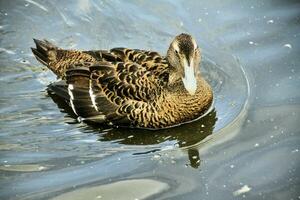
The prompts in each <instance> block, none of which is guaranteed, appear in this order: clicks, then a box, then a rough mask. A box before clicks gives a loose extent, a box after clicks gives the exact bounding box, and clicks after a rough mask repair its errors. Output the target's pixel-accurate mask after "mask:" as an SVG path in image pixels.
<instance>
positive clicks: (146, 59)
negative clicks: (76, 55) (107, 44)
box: [83, 47, 168, 74]
mask: <svg viewBox="0 0 300 200" xmlns="http://www.w3.org/2000/svg"><path fill="white" fill-rule="evenodd" d="M83 53H85V54H88V55H90V56H92V57H94V58H95V59H96V60H98V61H107V62H125V63H126V62H133V63H137V64H138V65H140V66H141V67H143V68H145V69H146V70H147V71H153V72H154V73H157V74H159V73H165V72H166V71H167V69H168V62H167V60H166V59H165V57H163V56H161V55H160V54H159V53H158V52H155V51H145V50H140V49H129V48H123V47H119V48H113V49H111V50H108V51H106V50H91V51H83Z"/></svg>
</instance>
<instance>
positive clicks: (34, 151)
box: [0, 0, 300, 200]
mask: <svg viewBox="0 0 300 200" xmlns="http://www.w3.org/2000/svg"><path fill="white" fill-rule="evenodd" d="M299 25H300V4H299V3H298V2H297V1H289V2H285V1H279V0H277V1H275V0H272V1H271V0H270V1H263V2H262V1H243V2H241V1H236V0H233V1H219V0H212V1H139V0H136V1H131V2H127V1H92V0H78V1H72V2H71V1H70V2H64V3H62V2H61V1H48V2H47V1H37V0H25V1H1V2H0V34H1V37H0V72H1V77H0V82H1V84H0V91H1V95H0V118H1V121H0V130H1V132H0V154H1V156H0V197H1V199H83V198H85V199H145V198H149V199H214V200H215V199H298V198H299V196H300V193H299V191H300V181H299V164H300V159H299V148H300V147H299V144H300V137H299V134H300V132H299V126H297V123H299V121H300V114H299V113H300V112H299V111H300V107H299V103H300V93H299V88H300V68H299V64H300V57H299V52H300V51H299V48H300V47H299V44H300V42H299V34H300V26H299ZM181 32H188V33H190V34H192V35H193V36H194V37H195V38H196V39H197V41H198V43H199V46H200V47H201V49H202V53H203V60H202V62H201V66H200V67H201V71H202V73H203V76H204V77H205V78H206V79H207V81H208V82H209V83H210V84H211V85H212V87H213V90H214V109H213V110H212V111H211V112H210V113H209V114H208V115H206V116H205V117H203V118H202V119H200V120H199V121H196V122H193V123H191V124H186V125H183V126H180V127H177V128H172V129H166V130H162V131H155V132H153V131H142V130H136V129H106V128H103V127H93V126H88V125H86V124H84V123H78V122H77V120H76V119H74V118H73V116H72V113H70V112H68V109H66V107H65V105H63V104H62V102H61V101H59V100H58V99H57V98H56V97H55V96H51V95H48V94H47V92H46V90H45V89H46V87H47V85H48V84H50V83H51V82H54V81H55V79H56V77H55V76H54V75H53V74H52V73H51V72H50V71H48V70H45V67H42V66H41V64H39V63H38V62H37V61H36V60H35V59H34V57H33V55H32V53H31V52H30V48H29V47H31V46H33V45H34V44H33V41H32V38H40V39H43V38H47V39H49V40H50V41H52V42H54V43H56V44H58V45H59V46H61V47H63V48H77V49H107V48H113V47H116V46H125V47H131V48H143V49H151V50H156V51H158V52H160V53H162V54H164V53H165V52H166V50H167V48H168V45H169V43H170V41H171V39H172V38H173V37H174V36H175V35H177V34H179V33H181Z"/></svg>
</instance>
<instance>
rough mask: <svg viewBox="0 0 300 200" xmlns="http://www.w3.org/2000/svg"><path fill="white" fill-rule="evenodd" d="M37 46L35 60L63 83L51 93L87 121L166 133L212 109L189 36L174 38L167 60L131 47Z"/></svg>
mask: <svg viewBox="0 0 300 200" xmlns="http://www.w3.org/2000/svg"><path fill="white" fill-rule="evenodd" d="M34 41H35V43H36V48H32V51H33V53H34V55H35V56H36V58H37V59H38V60H39V61H40V62H41V63H43V64H44V65H46V66H47V67H48V68H49V69H51V70H52V71H53V72H54V73H55V74H56V75H57V76H58V78H60V79H62V81H60V82H59V84H55V83H54V84H52V85H51V86H50V87H51V90H52V91H53V92H55V93H57V94H59V95H60V96H62V97H64V98H65V99H66V100H67V101H68V102H69V103H70V106H71V107H72V109H73V111H74V112H75V114H76V115H77V116H79V117H80V118H81V119H82V120H84V121H92V122H96V123H104V124H108V125H117V126H119V125H122V126H133V127H141V128H165V127H170V126H174V125H178V124H181V123H185V122H189V121H191V120H194V119H196V118H198V117H200V116H201V115H203V114H204V113H205V112H206V111H207V110H208V108H209V107H210V106H211V103H212V97H213V95H212V91H211V88H210V86H209V85H208V83H207V82H206V81H205V80H204V79H203V78H202V77H201V75H200V72H199V63H200V50H199V48H198V46H197V44H196V41H195V40H194V39H193V38H192V36H190V35H188V34H180V35H178V36H176V37H175V39H174V40H173V41H172V43H171V45H170V47H169V49H168V52H167V56H166V57H163V56H161V55H160V54H158V53H157V52H152V51H144V50H137V49H127V48H114V49H111V50H109V51H107V50H98V51H76V50H64V49H60V48H58V47H56V46H54V45H53V44H51V43H50V42H48V41H46V40H45V41H40V40H36V39H35V40H34Z"/></svg>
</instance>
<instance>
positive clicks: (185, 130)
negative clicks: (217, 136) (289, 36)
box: [49, 93, 217, 168]
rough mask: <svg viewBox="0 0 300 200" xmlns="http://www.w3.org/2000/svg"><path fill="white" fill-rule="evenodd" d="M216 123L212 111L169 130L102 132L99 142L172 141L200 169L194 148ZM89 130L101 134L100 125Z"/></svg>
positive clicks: (58, 101) (67, 109) (57, 99)
mask: <svg viewBox="0 0 300 200" xmlns="http://www.w3.org/2000/svg"><path fill="white" fill-rule="evenodd" d="M49 96H50V97H51V98H52V99H53V101H54V102H55V103H56V104H57V106H58V107H59V108H60V109H61V110H62V111H63V112H66V113H68V115H69V116H71V117H74V118H76V115H75V114H74V113H73V111H72V109H71V108H70V107H69V105H68V104H67V103H66V102H65V101H64V100H62V99H61V98H60V97H58V96H57V95H55V94H51V93H49ZM216 121H217V118H216V111H215V110H212V111H211V112H210V113H208V114H207V115H205V116H204V117H202V118H201V119H199V120H197V121H195V122H192V123H188V124H184V125H181V126H178V127H174V128H169V129H162V130H156V131H153V130H143V129H132V128H115V129H110V130H108V131H105V132H102V131H100V132H101V133H100V134H99V141H114V142H117V143H119V144H126V145H155V144H161V143H163V142H167V141H170V142H172V143H175V144H177V145H178V146H179V147H180V148H184V151H187V154H188V158H189V161H190V163H189V165H190V166H191V167H193V168H198V167H199V166H200V155H199V152H198V149H197V147H193V146H196V145H195V144H198V143H199V142H200V141H201V140H203V139H204V138H206V137H207V136H208V135H210V134H212V132H213V129H214V125H215V123H216ZM87 128H88V129H89V130H90V129H93V130H95V132H96V133H99V125H98V126H95V125H89V126H88V127H87ZM102 128H103V127H100V130H102ZM149 152H152V151H149Z"/></svg>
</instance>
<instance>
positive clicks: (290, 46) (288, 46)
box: [283, 44, 292, 49]
mask: <svg viewBox="0 0 300 200" xmlns="http://www.w3.org/2000/svg"><path fill="white" fill-rule="evenodd" d="M283 47H287V48H289V49H291V48H292V45H291V44H284V45H283Z"/></svg>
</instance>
